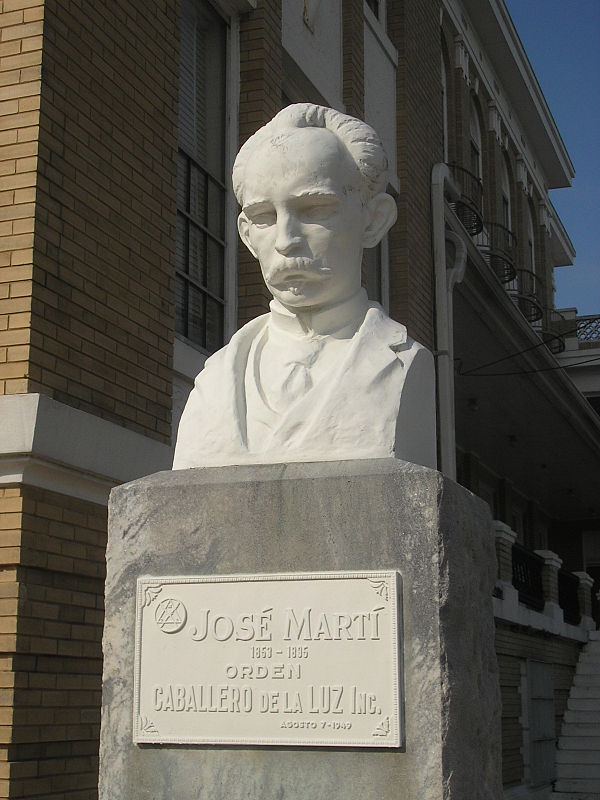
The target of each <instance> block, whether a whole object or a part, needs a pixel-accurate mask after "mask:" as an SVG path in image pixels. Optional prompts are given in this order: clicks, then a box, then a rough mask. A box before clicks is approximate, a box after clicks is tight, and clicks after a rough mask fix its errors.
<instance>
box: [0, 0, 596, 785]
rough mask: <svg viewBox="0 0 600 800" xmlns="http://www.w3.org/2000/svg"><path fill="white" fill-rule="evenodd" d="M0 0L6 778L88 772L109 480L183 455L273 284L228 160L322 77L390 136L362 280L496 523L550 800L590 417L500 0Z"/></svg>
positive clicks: (529, 731)
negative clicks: (187, 422)
mask: <svg viewBox="0 0 600 800" xmlns="http://www.w3.org/2000/svg"><path fill="white" fill-rule="evenodd" d="M0 11H1V14H0V25H1V34H0V92H1V97H0V111H1V116H0V181H1V183H2V186H1V188H0V201H1V205H0V387H1V392H2V394H3V397H2V398H0V415H1V416H0V418H1V429H0V465H1V472H0V476H1V481H0V487H1V488H0V512H1V522H0V545H1V551H0V552H1V554H2V564H1V569H0V625H1V628H0V641H1V642H2V646H1V652H0V681H1V689H0V797H7V798H8V797H11V798H26V797H28V798H31V797H39V798H47V799H48V800H49V799H50V798H53V799H54V800H59V798H60V800H63V798H64V800H67V798H68V800H76V799H77V800H83V798H93V797H95V795H96V788H95V787H96V785H97V747H98V744H97V742H98V732H99V721H100V694H101V657H102V653H101V632H102V598H103V574H104V573H103V570H104V560H103V555H104V547H105V540H106V503H107V498H108V493H109V491H110V488H111V487H112V486H114V485H116V484H118V483H121V482H123V481H127V480H131V479H134V478H136V477H139V476H141V475H143V474H147V473H151V472H155V471H157V470H159V469H168V468H169V467H170V463H171V458H172V444H173V437H174V435H175V433H176V429H177V421H178V419H179V415H180V414H181V410H182V408H183V405H184V403H185V399H186V397H187V393H188V391H189V388H190V387H191V382H192V380H193V377H194V376H195V374H196V373H197V372H198V371H199V370H200V369H201V367H202V365H203V363H204V360H205V359H206V357H207V355H209V354H210V353H211V352H213V351H214V350H215V349H217V348H218V347H220V346H221V345H222V344H223V343H224V342H225V341H227V340H228V338H229V337H230V336H231V334H232V333H233V332H234V331H235V329H236V328H237V327H238V326H239V325H240V324H243V323H244V322H246V321H248V320H249V319H251V318H253V317H254V316H256V315H257V314H259V313H262V312H264V311H265V310H266V308H267V303H268V300H269V296H268V293H267V290H266V289H265V287H264V285H263V282H262V279H261V277H260V271H259V268H258V265H257V264H256V263H255V262H253V261H252V260H251V259H250V256H249V254H248V253H247V252H246V251H245V250H244V249H243V248H242V246H241V245H238V241H237V231H236V215H237V209H236V203H235V199H234V198H233V193H232V190H231V186H230V180H229V175H230V173H231V165H232V162H233V157H234V155H235V153H236V151H237V149H238V147H239V145H240V143H241V142H243V141H244V140H245V139H246V138H247V137H248V136H249V135H250V134H251V133H252V132H253V131H254V130H256V129H257V128H258V127H259V126H260V125H261V124H263V123H264V122H266V121H267V120H269V119H270V118H271V117H272V116H273V115H274V114H275V113H276V112H277V111H278V110H279V109H280V108H281V107H282V105H285V104H286V103H289V102H295V101H307V100H308V101H313V102H317V103H322V104H325V105H331V106H333V107H336V108H339V109H341V110H345V111H347V112H348V113H351V114H354V115H356V116H360V117H362V118H364V119H366V121H367V122H369V123H370V124H372V125H373V126H374V127H375V128H376V129H377V131H378V132H379V133H380V135H381V136H382V138H383V140H384V144H385V146H386V149H387V152H388V156H389V159H390V163H391V175H390V187H389V190H390V191H391V192H392V193H393V194H394V195H395V197H396V199H397V203H398V210H399V215H398V221H397V223H396V225H395V227H394V228H393V229H392V231H390V233H389V235H388V236H387V237H386V240H385V241H384V242H382V244H381V245H380V246H379V247H378V248H376V249H375V250H373V251H368V252H367V253H366V255H365V263H364V276H365V283H366V285H367V287H368V289H369V293H370V295H371V297H372V298H374V299H379V300H380V301H381V302H382V304H383V305H384V306H385V307H386V308H387V309H388V310H389V312H390V315H391V316H392V317H395V318H397V319H399V320H401V321H403V322H405V323H406V324H407V326H408V329H409V333H410V334H411V335H412V336H413V337H414V338H416V339H418V340H419V341H421V342H423V343H424V344H425V345H427V346H428V347H430V348H431V349H432V350H433V351H434V352H435V354H436V362H437V376H438V439H439V453H440V465H441V469H442V470H443V471H444V472H445V473H446V474H448V475H449V476H450V477H456V478H457V479H458V480H459V482H461V483H463V484H464V485H465V486H467V488H469V489H471V490H472V491H474V492H475V493H476V494H479V495H480V496H481V497H482V498H483V499H484V500H486V501H487V502H488V503H489V505H490V508H491V509H492V512H493V516H494V518H495V519H496V520H497V524H496V532H497V543H498V554H499V583H498V587H497V597H495V598H494V607H495V613H496V619H497V631H498V638H497V650H498V656H499V666H500V679H501V685H502V692H503V735H504V765H503V769H504V780H505V784H506V796H507V797H514V798H517V797H529V796H539V797H542V796H544V794H543V793H544V792H547V790H548V786H549V785H550V782H551V780H552V778H553V769H554V744H555V738H556V736H557V734H558V731H559V728H560V724H561V721H562V718H563V712H564V709H565V705H566V701H567V695H568V692H569V688H570V686H571V682H572V677H573V673H574V669H575V664H576V662H577V658H578V655H579V651H580V649H581V646H582V644H583V643H584V642H585V641H586V639H587V627H589V625H590V624H591V622H590V613H591V611H590V589H591V586H590V584H591V581H590V579H588V577H587V576H586V575H585V574H584V573H590V574H592V575H593V576H594V577H596V579H600V547H599V545H598V541H599V539H600V523H599V518H600V505H599V503H598V492H597V486H596V483H597V474H598V466H599V464H600V422H599V418H598V416H597V414H595V412H594V410H593V408H592V407H591V406H590V405H589V404H588V403H587V402H586V400H585V399H584V398H583V396H582V395H581V393H580V392H579V391H578V390H577V389H576V388H575V385H574V384H573V382H572V380H571V379H570V378H569V377H568V376H567V374H566V373H565V371H564V370H562V369H558V366H559V364H558V362H557V360H556V353H558V351H559V350H561V349H562V347H563V341H564V338H565V336H566V334H568V333H570V329H569V324H568V315H567V317H565V319H567V325H566V327H565V324H564V323H565V320H564V319H562V318H561V316H560V315H559V314H558V313H557V312H556V310H554V308H553V305H554V304H553V291H552V271H553V269H554V268H555V267H559V266H561V265H564V264H568V263H570V262H571V260H572V258H573V255H574V253H573V248H572V245H571V243H570V241H569V238H568V235H567V234H566V232H565V230H564V228H563V226H562V224H561V222H560V220H559V219H558V217H557V215H556V212H555V211H554V209H553V207H552V203H551V201H550V199H549V196H548V190H549V189H552V188H558V187H566V186H568V185H569V183H570V181H571V179H572V177H573V166H572V164H571V161H570V159H569V156H568V153H567V152H566V150H565V147H564V145H563V143H562V140H561V139H560V135H559V133H558V131H557V129H556V126H555V124H554V121H553V119H552V116H551V114H550V111H549V109H548V107H547V104H546V102H545V100H544V97H543V95H542V93H541V91H540V89H539V86H538V84H537V81H536V79H535V75H534V74H533V72H532V70H531V67H530V65H529V62H528V60H527V57H526V55H525V53H524V51H523V48H522V46H521V44H520V42H519V39H518V36H517V34H516V32H515V30H514V27H513V25H512V22H511V20H510V18H509V16H508V13H507V11H506V8H505V6H504V4H503V2H502V0H486V2H483V3H482V2H479V0H366V1H365V0H328V2H327V3H324V2H319V0H305V2H303V3H302V2H299V0H179V2H177V0H150V1H148V0H146V2H142V0H116V1H115V2H112V3H109V2H106V0H99V2H94V3H86V2H84V1H83V0H0ZM563 316H564V315H563ZM571 335H572V332H571ZM567 338H568V337H567ZM535 550H537V551H539V552H538V554H537V555H536V554H535V553H534V552H533V551H535ZM540 553H541V555H540ZM561 563H562V565H563V566H564V567H565V568H568V569H569V570H571V571H575V572H578V573H580V576H579V578H577V577H576V576H575V577H574V576H573V574H572V573H571V572H569V573H567V572H564V571H562V570H561V569H560V567H561ZM598 588H599V587H598V584H596V587H595V589H596V590H597V589H598ZM548 720H549V722H548ZM538 790H539V792H541V794H540V793H538V794H535V792H538Z"/></svg>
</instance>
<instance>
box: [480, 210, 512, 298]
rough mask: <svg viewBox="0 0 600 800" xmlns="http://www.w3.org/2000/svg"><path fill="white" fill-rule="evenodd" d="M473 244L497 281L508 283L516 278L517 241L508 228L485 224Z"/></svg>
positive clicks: (496, 224) (490, 223) (494, 223)
mask: <svg viewBox="0 0 600 800" xmlns="http://www.w3.org/2000/svg"><path fill="white" fill-rule="evenodd" d="M475 244H476V245H477V247H478V248H479V250H480V251H481V254H482V255H483V257H484V259H485V260H486V261H487V263H488V264H489V266H490V268H491V269H492V272H493V273H494V274H495V275H496V277H497V278H498V280H500V281H501V282H502V283H508V282H509V281H512V280H514V279H515V278H516V277H517V270H516V268H515V265H516V259H517V239H516V237H515V235H514V234H513V233H512V232H511V231H509V230H508V228H505V227H504V225H499V224H498V223H497V222H485V223H484V226H483V230H482V231H481V232H480V233H478V234H477V237H476V238H475Z"/></svg>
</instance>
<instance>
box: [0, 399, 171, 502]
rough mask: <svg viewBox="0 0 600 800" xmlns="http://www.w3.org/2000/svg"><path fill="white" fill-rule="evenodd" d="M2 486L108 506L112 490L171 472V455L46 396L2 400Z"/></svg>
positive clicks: (157, 444)
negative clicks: (23, 486)
mask: <svg viewBox="0 0 600 800" xmlns="http://www.w3.org/2000/svg"><path fill="white" fill-rule="evenodd" d="M0 419H2V429H1V431H0V485H4V486H6V485H13V484H26V485H29V486H36V487H38V488H41V489H47V490H49V491H54V492H58V493H60V494H67V495H69V496H71V497H77V498H79V499H81V500H87V501H89V502H92V503H99V504H101V505H106V503H107V502H108V495H109V493H110V490H111V488H112V487H113V486H116V485H117V484H120V483H125V482H127V481H131V480H135V479H136V478H141V477H142V476H144V475H149V474H150V473H153V472H158V471H160V470H163V469H170V466H171V460H172V449H171V447H170V446H169V445H166V444H162V443H161V442H157V441H156V440H154V439H150V438H148V437H147V436H144V435H142V434H140V433H136V432H135V431H130V430H128V429H127V428H123V427H122V426H120V425H117V424H115V423H114V422H109V421H108V420H105V419H102V418H100V417H96V416H94V415H93V414H88V413H87V412H85V411H80V410H79V409H76V408H71V407H70V406H67V405H65V404H63V403H58V402H57V401H56V400H52V399H51V398H49V397H46V396H45V395H40V394H20V395H7V396H4V397H0Z"/></svg>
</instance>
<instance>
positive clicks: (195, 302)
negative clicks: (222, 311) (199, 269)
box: [187, 284, 205, 345]
mask: <svg viewBox="0 0 600 800" xmlns="http://www.w3.org/2000/svg"><path fill="white" fill-rule="evenodd" d="M204 299H205V295H204V293H203V292H201V291H200V290H199V289H196V287H195V286H192V285H191V284H189V285H188V302H189V314H188V334H187V335H188V336H189V338H190V339H191V340H192V341H193V342H197V343H198V344H200V345H204V344H205V338H204Z"/></svg>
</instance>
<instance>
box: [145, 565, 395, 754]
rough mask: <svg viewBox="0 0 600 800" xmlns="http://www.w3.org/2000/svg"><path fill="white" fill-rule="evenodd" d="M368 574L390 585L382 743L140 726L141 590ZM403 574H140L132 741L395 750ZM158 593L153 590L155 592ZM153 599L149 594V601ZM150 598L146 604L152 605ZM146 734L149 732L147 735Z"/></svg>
mask: <svg viewBox="0 0 600 800" xmlns="http://www.w3.org/2000/svg"><path fill="white" fill-rule="evenodd" d="M360 578H365V579H367V580H369V579H372V578H386V579H388V580H389V581H390V583H391V584H393V585H394V588H395V591H394V592H392V597H391V598H390V602H392V603H393V608H392V632H391V636H392V678H393V687H392V712H391V714H390V718H391V730H390V735H389V737H386V740H385V741H380V740H377V741H371V740H369V741H367V740H366V739H364V738H358V739H341V738H336V737H335V736H333V737H331V738H328V739H322V740H319V741H314V740H310V739H301V738H300V739H286V738H285V737H282V738H277V739H271V738H268V737H267V738H264V737H247V736H244V737H240V736H212V737H208V736H193V737H192V736H160V738H158V739H157V738H155V737H154V736H152V734H153V733H154V732H153V731H152V730H150V729H148V728H146V730H145V731H144V730H143V729H142V726H141V724H140V723H141V715H140V693H141V677H140V673H141V657H142V612H143V609H144V608H145V606H146V605H147V602H146V598H145V596H144V595H145V592H146V590H148V589H149V590H152V589H158V591H160V589H161V588H162V587H163V586H168V585H170V584H181V583H184V584H191V583H195V584H199V583H240V582H254V581H272V582H277V581H280V582H286V581H300V580H344V579H360ZM402 586H403V584H402V575H401V574H400V572H399V571H398V570H395V569H389V570H382V569H378V570H343V571H338V570H336V571H328V572H273V573H267V572H261V573H230V574H227V575H168V576H165V575H141V576H139V577H138V578H137V586H136V603H135V651H134V667H133V668H134V676H133V743H134V744H137V745H157V746H160V745H169V744H172V745H184V746H185V745H196V746H199V747H202V746H209V745H230V746H236V745H249V746H269V747H279V746H282V747H293V746H298V747H318V748H321V747H344V748H347V747H360V748H361V749H366V748H368V749H382V748H384V749H386V750H388V749H398V748H402V747H403V746H404V744H405V720H404V674H403V673H404V670H403V659H402V649H401V647H402V644H403V624H402V623H403V606H402ZM157 594H158V593H157ZM153 599H154V598H152V600H153ZM152 600H150V601H149V602H150V603H151V602H152ZM148 734H150V735H148Z"/></svg>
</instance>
